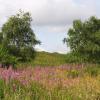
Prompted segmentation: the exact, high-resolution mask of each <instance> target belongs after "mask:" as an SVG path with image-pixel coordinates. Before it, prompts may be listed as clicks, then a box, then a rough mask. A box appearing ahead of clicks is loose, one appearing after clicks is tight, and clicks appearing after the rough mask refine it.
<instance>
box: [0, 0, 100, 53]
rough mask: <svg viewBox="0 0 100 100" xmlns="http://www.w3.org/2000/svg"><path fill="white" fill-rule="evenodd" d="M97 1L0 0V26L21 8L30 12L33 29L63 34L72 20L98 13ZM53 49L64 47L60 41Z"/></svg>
mask: <svg viewBox="0 0 100 100" xmlns="http://www.w3.org/2000/svg"><path fill="white" fill-rule="evenodd" d="M97 1H98V0H0V27H1V26H2V24H3V23H4V22H5V21H6V20H7V18H8V17H9V16H11V15H13V14H16V12H18V10H19V9H22V10H25V11H29V12H31V14H32V17H33V27H36V29H34V30H36V31H37V29H38V30H39V29H40V30H43V32H45V33H46V32H47V33H50V34H51V33H53V34H54V33H55V34H57V33H60V34H62V33H63V34H64V33H67V30H68V28H69V27H70V26H71V25H72V21H73V20H75V19H82V20H83V19H85V18H88V17H90V16H92V15H100V14H98V8H97V4H96V3H97ZM99 3H100V2H99ZM99 9H100V8H99ZM37 32H38V31H37ZM55 38H56V37H55ZM40 39H41V38H40ZM44 44H45V43H44ZM42 47H44V46H42ZM40 48H41V46H40ZM55 49H56V50H53V51H59V52H61V51H62V52H64V50H65V49H66V48H63V47H62V46H61V43H60V47H59V48H58V47H55Z"/></svg>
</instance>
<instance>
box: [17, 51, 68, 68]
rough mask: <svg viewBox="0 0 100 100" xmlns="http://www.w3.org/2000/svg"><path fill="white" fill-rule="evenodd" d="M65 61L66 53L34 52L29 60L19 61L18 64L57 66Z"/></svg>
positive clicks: (23, 65)
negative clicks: (32, 57)
mask: <svg viewBox="0 0 100 100" xmlns="http://www.w3.org/2000/svg"><path fill="white" fill-rule="evenodd" d="M65 63H66V55H65V54H59V53H48V52H36V57H35V58H34V59H33V60H31V62H26V63H20V64H18V66H20V67H25V66H44V67H45V66H59V65H62V64H65Z"/></svg>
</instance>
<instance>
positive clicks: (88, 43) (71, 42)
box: [64, 16, 100, 61]
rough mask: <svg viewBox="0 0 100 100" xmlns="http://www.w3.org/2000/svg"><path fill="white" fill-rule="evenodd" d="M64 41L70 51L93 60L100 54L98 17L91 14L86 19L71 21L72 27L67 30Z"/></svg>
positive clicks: (99, 20) (99, 23)
mask: <svg viewBox="0 0 100 100" xmlns="http://www.w3.org/2000/svg"><path fill="white" fill-rule="evenodd" d="M64 42H66V43H67V45H68V46H69V47H70V49H71V52H77V53H80V54H82V55H83V56H85V55H86V56H88V57H89V59H90V60H91V59H92V61H95V60H97V59H99V56H100V19H98V18H96V17H94V16H92V17H90V18H89V19H88V20H86V21H84V22H82V21H81V20H75V21H73V27H72V28H70V29H69V31H68V37H67V38H66V39H64Z"/></svg>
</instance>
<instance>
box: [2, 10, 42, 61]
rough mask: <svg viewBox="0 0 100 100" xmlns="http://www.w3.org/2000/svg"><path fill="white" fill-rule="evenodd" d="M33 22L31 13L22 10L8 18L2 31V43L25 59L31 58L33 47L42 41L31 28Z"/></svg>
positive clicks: (12, 53)
mask: <svg viewBox="0 0 100 100" xmlns="http://www.w3.org/2000/svg"><path fill="white" fill-rule="evenodd" d="M31 22H32V17H31V15H30V13H29V12H26V13H24V12H22V11H20V12H19V13H18V14H16V15H14V16H11V17H10V18H9V19H8V21H7V22H6V23H5V24H4V25H3V26H2V30H1V33H0V39H1V42H0V43H1V44H2V45H3V46H4V47H5V48H7V50H8V52H9V54H10V55H13V56H15V57H18V58H20V59H21V60H23V61H24V60H29V59H30V58H31V56H32V54H33V53H34V48H33V47H34V46H35V45H36V44H39V43H40V41H38V40H37V39H36V37H35V34H34V32H33V30H32V28H31Z"/></svg>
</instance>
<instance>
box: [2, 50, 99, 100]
mask: <svg viewBox="0 0 100 100" xmlns="http://www.w3.org/2000/svg"><path fill="white" fill-rule="evenodd" d="M37 55H38V56H37V57H36V58H35V60H34V62H33V61H31V62H30V63H27V64H26V63H23V64H22V63H20V64H18V65H19V67H18V65H17V69H12V68H11V67H10V68H9V69H3V68H0V100H100V65H99V64H68V63H65V61H66V60H65V58H66V57H65V55H62V54H57V53H54V54H49V53H43V52H42V53H37ZM60 59H61V60H60Z"/></svg>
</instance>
